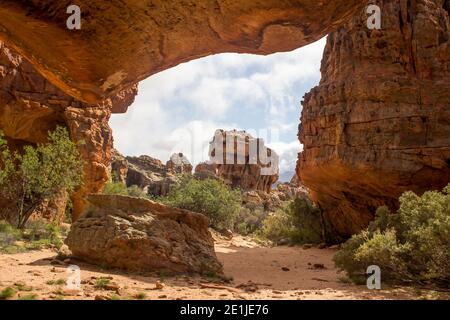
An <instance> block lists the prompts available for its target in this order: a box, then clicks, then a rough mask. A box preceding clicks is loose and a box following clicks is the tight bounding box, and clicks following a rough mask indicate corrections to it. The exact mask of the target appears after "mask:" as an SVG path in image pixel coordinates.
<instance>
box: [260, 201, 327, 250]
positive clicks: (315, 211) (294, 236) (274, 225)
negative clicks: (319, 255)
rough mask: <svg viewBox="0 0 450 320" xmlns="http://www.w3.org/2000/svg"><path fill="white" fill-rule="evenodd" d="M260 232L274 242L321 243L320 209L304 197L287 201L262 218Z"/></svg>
mask: <svg viewBox="0 0 450 320" xmlns="http://www.w3.org/2000/svg"><path fill="white" fill-rule="evenodd" d="M261 234H262V236H263V237H265V238H267V239H269V240H271V241H274V242H279V241H281V240H289V241H290V242H292V243H299V244H303V243H321V242H322V241H323V239H322V224H321V217H320V210H319V208H317V207H316V206H315V205H314V204H313V203H311V202H310V201H308V200H305V199H295V200H293V201H289V202H288V203H287V204H285V205H284V207H282V208H281V209H279V210H277V211H276V212H275V213H274V214H272V215H269V216H268V217H267V218H266V219H265V220H264V222H263V226H262V230H261Z"/></svg>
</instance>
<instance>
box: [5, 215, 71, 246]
mask: <svg viewBox="0 0 450 320" xmlns="http://www.w3.org/2000/svg"><path fill="white" fill-rule="evenodd" d="M18 241H21V242H22V243H21V244H17V242H18ZM61 245H62V240H61V235H60V231H59V227H58V226H56V225H54V224H48V223H46V222H44V221H41V220H36V221H29V222H28V223H27V224H26V226H25V228H24V229H18V228H15V227H14V226H12V225H11V224H9V223H8V222H5V221H0V252H1V253H6V254H14V253H19V252H25V251H27V250H40V249H42V248H47V247H51V246H55V247H57V248H59V247H61Z"/></svg>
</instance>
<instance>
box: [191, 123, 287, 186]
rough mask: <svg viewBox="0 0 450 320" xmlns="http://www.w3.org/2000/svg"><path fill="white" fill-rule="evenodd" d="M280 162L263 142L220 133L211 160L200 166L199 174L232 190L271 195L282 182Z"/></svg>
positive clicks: (234, 133)
mask: <svg viewBox="0 0 450 320" xmlns="http://www.w3.org/2000/svg"><path fill="white" fill-rule="evenodd" d="M227 141H228V143H227ZM230 145H232V147H231V148H230V147H229V146H230ZM278 161H279V158H278V155H277V154H276V153H275V151H273V150H271V149H269V148H267V147H266V146H265V144H264V141H263V140H262V139H259V138H254V137H252V136H251V135H250V134H248V133H246V132H245V131H236V130H233V131H224V130H217V131H216V133H215V136H214V138H213V140H212V141H211V143H210V160H209V161H208V162H206V163H201V164H199V165H198V166H197V167H196V168H195V174H196V176H197V177H200V178H206V177H217V178H219V179H221V180H223V181H224V182H225V184H227V185H228V186H230V187H231V188H240V189H241V190H243V191H245V190H259V191H263V192H267V193H269V192H270V190H271V189H272V186H273V184H274V183H276V182H277V181H278V177H279V175H278V173H279V169H278Z"/></svg>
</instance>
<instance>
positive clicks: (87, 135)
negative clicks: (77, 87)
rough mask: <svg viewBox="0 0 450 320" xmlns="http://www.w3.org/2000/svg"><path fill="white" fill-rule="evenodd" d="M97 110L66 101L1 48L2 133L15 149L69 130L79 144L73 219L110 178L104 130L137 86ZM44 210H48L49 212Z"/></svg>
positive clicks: (60, 205)
mask: <svg viewBox="0 0 450 320" xmlns="http://www.w3.org/2000/svg"><path fill="white" fill-rule="evenodd" d="M133 88H134V89H133V90H131V91H125V92H121V93H120V94H119V95H117V96H116V97H114V98H111V99H106V100H104V101H103V102H102V103H100V104H97V105H88V104H86V103H83V102H80V101H77V100H76V99H74V98H72V97H71V96H68V95H67V94H65V93H64V92H62V91H61V90H59V89H58V88H56V87H55V86H53V85H52V84H51V83H49V82H48V81H47V80H45V78H43V77H42V76H41V75H40V74H39V73H37V71H36V70H35V69H34V67H33V66H32V65H31V64H30V63H28V62H27V61H26V60H25V59H23V58H22V57H21V56H20V55H19V54H17V53H15V52H14V51H12V50H11V49H9V48H8V47H6V46H5V45H4V44H3V43H2V42H0V130H2V131H3V132H4V133H5V136H6V138H7V140H8V145H9V146H10V147H11V148H13V149H18V150H20V148H22V147H23V146H24V145H27V144H28V145H29V144H31V145H33V144H37V143H44V142H46V141H47V135H48V132H49V131H52V130H54V129H55V128H56V126H58V125H60V126H64V127H67V128H68V130H69V133H70V136H71V139H72V140H74V141H80V142H81V141H82V142H83V143H80V144H79V151H80V153H81V156H82V159H83V160H84V178H83V184H82V186H81V187H80V188H79V189H78V190H77V192H76V194H75V195H74V197H73V209H74V210H73V214H74V218H76V217H77V216H78V215H79V214H80V213H81V212H82V210H83V207H84V205H85V200H84V196H85V195H87V194H89V193H95V192H99V191H101V190H102V188H103V186H104V184H105V183H106V181H108V177H109V170H108V166H109V162H110V159H111V148H112V142H113V140H112V131H111V129H110V127H109V125H108V121H109V118H110V116H111V113H112V109H113V106H116V108H119V109H124V108H126V107H127V106H128V104H130V103H132V102H133V99H134V96H135V95H136V93H137V86H134V87H133ZM47 207H48V206H47ZM50 207H54V208H57V210H56V211H57V212H54V213H46V212H43V215H44V216H49V215H51V216H53V215H56V216H57V217H56V220H60V218H59V217H61V216H62V217H63V216H64V209H65V205H64V204H63V203H61V201H59V202H58V206H50Z"/></svg>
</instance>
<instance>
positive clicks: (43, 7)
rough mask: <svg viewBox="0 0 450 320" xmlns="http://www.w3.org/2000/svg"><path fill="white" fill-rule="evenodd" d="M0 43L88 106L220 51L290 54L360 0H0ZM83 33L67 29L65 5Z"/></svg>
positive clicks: (356, 6)
mask: <svg viewBox="0 0 450 320" xmlns="http://www.w3.org/2000/svg"><path fill="white" fill-rule="evenodd" d="M0 3H1V4H0V39H1V40H3V41H5V42H6V43H7V44H8V45H9V46H11V47H13V48H14V49H16V50H17V51H18V52H19V53H20V54H22V55H23V56H25V57H26V58H27V59H28V60H29V61H31V62H32V64H33V65H34V66H35V67H36V68H37V69H38V70H39V71H40V72H41V73H42V74H43V75H44V76H45V77H46V78H47V79H49V80H50V81H51V82H52V83H53V84H55V85H56V86H58V87H59V88H61V89H62V90H63V91H65V92H66V93H67V94H69V95H71V96H73V97H76V98H77V99H79V100H81V101H85V102H88V103H95V104H96V103H99V102H100V101H101V100H103V99H104V98H106V97H109V96H113V95H115V94H118V93H119V91H122V90H126V89H129V88H130V87H131V86H132V85H133V84H135V83H136V82H137V81H140V80H143V79H144V78H146V77H148V76H150V75H152V74H155V73H157V72H159V71H162V70H165V69H168V68H170V67H173V66H175V65H177V64H179V63H182V62H186V61H189V60H192V59H196V58H200V57H204V56H207V55H210V54H215V53H221V52H241V53H244V52H245V53H256V54H268V53H273V52H278V51H290V50H293V49H296V48H299V47H301V46H304V45H306V44H308V43H311V42H313V41H315V40H318V39H320V38H321V37H323V36H324V35H326V34H328V33H329V32H331V31H333V30H335V29H336V27H337V26H339V25H342V24H343V23H345V22H346V21H347V20H348V19H349V18H350V17H351V16H352V15H353V14H354V13H355V12H357V10H359V9H361V8H362V7H363V6H364V1H360V0H322V1H311V0H293V1H279V0H265V1H249V0H233V1H228V0H216V1H210V0H188V1H186V0H183V1H181V0H171V1H167V0H153V1H136V0H122V1H114V2H112V1H104V0H77V1H75V2H74V1H72V0H46V1H43V0H30V1H17V0H2V1H1V2H0ZM72 4H77V5H78V6H79V7H80V10H81V29H80V30H69V29H68V28H67V26H66V22H67V19H68V18H69V17H70V14H67V8H68V7H69V5H72Z"/></svg>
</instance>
